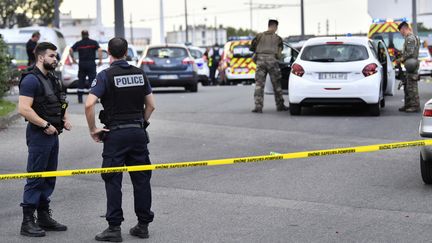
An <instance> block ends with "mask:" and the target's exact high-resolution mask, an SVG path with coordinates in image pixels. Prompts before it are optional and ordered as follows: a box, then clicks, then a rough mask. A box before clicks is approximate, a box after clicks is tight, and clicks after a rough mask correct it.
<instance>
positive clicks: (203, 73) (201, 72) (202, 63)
mask: <svg viewBox="0 0 432 243" xmlns="http://www.w3.org/2000/svg"><path fill="white" fill-rule="evenodd" d="M188 49H189V52H190V54H191V55H192V57H193V58H194V60H195V63H196V65H197V68H198V72H197V73H198V81H199V82H201V84H202V85H208V84H209V77H210V69H209V67H208V64H207V59H206V58H205V57H204V50H202V49H201V48H199V47H194V46H188Z"/></svg>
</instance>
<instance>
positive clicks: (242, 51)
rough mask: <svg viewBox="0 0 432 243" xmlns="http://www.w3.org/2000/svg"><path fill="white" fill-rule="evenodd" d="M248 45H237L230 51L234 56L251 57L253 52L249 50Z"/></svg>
mask: <svg viewBox="0 0 432 243" xmlns="http://www.w3.org/2000/svg"><path fill="white" fill-rule="evenodd" d="M249 48H250V46H249V45H237V46H234V47H233V49H232V53H233V56H234V57H251V56H252V55H253V52H251V51H250V50H249Z"/></svg>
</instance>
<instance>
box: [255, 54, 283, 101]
mask: <svg viewBox="0 0 432 243" xmlns="http://www.w3.org/2000/svg"><path fill="white" fill-rule="evenodd" d="M256 63H257V69H256V73H255V93H254V100H255V107H256V108H258V109H262V108H263V106H264V87H265V81H266V76H267V74H269V75H270V80H271V82H272V85H273V90H274V96H275V101H276V107H283V106H284V99H283V93H282V87H281V79H282V75H281V71H280V68H279V64H278V62H277V60H276V59H275V58H274V57H258V60H257V61H256Z"/></svg>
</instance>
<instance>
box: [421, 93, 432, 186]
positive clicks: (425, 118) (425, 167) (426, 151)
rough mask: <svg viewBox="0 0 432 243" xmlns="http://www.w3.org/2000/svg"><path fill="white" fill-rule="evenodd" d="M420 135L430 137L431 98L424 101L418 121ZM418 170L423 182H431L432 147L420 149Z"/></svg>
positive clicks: (431, 130)
mask: <svg viewBox="0 0 432 243" xmlns="http://www.w3.org/2000/svg"><path fill="white" fill-rule="evenodd" d="M419 133H420V136H421V137H424V138H432V99H430V100H429V101H428V102H426V104H425V106H424V108H423V115H422V119H421V121H420V127H419ZM420 170H421V175H422V179H423V181H424V183H426V184H432V147H431V146H424V147H422V148H421V151H420Z"/></svg>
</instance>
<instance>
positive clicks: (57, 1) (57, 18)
mask: <svg viewBox="0 0 432 243" xmlns="http://www.w3.org/2000/svg"><path fill="white" fill-rule="evenodd" d="M59 7H60V0H54V27H56V28H60V11H59Z"/></svg>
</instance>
